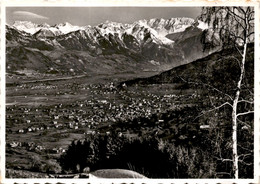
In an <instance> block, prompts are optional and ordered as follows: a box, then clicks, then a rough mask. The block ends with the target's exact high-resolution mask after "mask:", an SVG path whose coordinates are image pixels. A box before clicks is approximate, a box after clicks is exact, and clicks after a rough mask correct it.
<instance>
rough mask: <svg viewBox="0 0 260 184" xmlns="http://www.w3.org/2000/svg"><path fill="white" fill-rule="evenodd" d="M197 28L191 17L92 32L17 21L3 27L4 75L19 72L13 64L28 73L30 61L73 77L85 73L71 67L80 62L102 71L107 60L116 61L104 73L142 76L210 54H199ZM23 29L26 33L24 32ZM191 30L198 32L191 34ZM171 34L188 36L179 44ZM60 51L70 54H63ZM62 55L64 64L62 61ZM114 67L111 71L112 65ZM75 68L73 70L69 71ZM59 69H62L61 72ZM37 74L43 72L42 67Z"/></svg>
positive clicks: (101, 27)
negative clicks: (131, 71) (21, 65)
mask: <svg viewBox="0 0 260 184" xmlns="http://www.w3.org/2000/svg"><path fill="white" fill-rule="evenodd" d="M23 24H24V25H23ZM199 25H201V24H199V22H196V21H194V20H193V19H191V18H171V19H159V18H154V19H150V20H145V19H144V20H139V21H136V22H134V23H132V24H124V23H117V22H112V21H106V22H104V23H101V24H99V25H97V26H94V27H92V26H83V27H80V26H73V25H71V24H69V23H61V24H56V25H54V26H50V25H48V24H41V25H37V24H34V23H32V22H28V21H27V22H22V21H20V22H16V23H15V26H8V25H6V40H7V42H6V43H7V44H6V46H7V49H6V50H7V64H8V66H9V67H8V69H7V71H8V72H11V73H12V72H13V71H12V68H16V69H17V67H16V66H15V65H16V64H17V61H18V60H19V61H22V62H24V66H27V67H28V69H31V68H30V65H29V64H28V62H29V63H30V62H31V63H32V62H33V63H34V62H36V63H37V62H39V65H42V64H43V63H46V62H47V63H48V64H47V63H46V64H45V66H46V68H45V71H49V70H50V69H49V68H50V67H47V66H49V65H50V64H49V61H52V62H53V65H54V68H55V67H57V68H55V69H57V71H58V72H61V73H64V72H65V73H68V74H69V73H70V72H68V71H71V70H73V71H75V72H76V73H77V72H84V71H82V69H79V68H80V67H79V66H78V64H75V63H78V60H81V61H82V62H80V63H81V64H80V66H81V65H82V63H84V66H83V67H82V66H81V68H91V67H93V65H95V66H96V68H95V70H100V71H101V70H103V69H102V68H103V64H104V63H107V61H106V58H107V57H109V58H110V60H114V61H115V63H114V62H111V63H110V66H109V67H108V68H111V69H112V68H114V69H115V68H121V69H122V68H128V67H131V68H132V69H133V67H134V68H135V69H134V70H136V69H138V70H140V71H144V70H161V69H163V68H164V69H165V67H166V68H172V67H175V66H178V65H181V64H184V63H188V62H191V61H192V60H193V59H194V58H195V59H196V58H200V57H203V56H205V55H207V54H208V52H207V51H206V52H205V51H204V50H203V47H202V43H201V42H200V40H201V36H202V32H203V29H200V28H198V26H199ZM17 28H19V29H17ZM27 28H28V30H29V31H27V32H26V29H27ZM33 29H34V30H35V31H36V30H37V32H35V33H33V34H31V33H32V30H33ZM194 29H196V31H192V30H194ZM171 34H180V35H182V34H184V35H186V36H180V39H179V40H177V41H176V40H174V39H172V38H171V36H168V35H171ZM191 44H192V47H191ZM190 48H192V49H194V51H192V50H191V49H190ZM21 49H22V50H23V53H24V57H23V58H19V57H20V56H19V55H17V54H15V52H17V50H21ZM75 51H76V52H75ZM13 52H14V53H13ZM31 52H35V53H34V54H35V55H36V54H37V53H41V54H43V55H44V56H46V57H42V59H41V58H38V60H39V61H34V59H33V57H29V56H32V54H31ZM62 52H63V53H68V54H64V55H61V54H60V53H62ZM14 55H15V56H16V58H15V57H14ZM28 55H29V56H28ZM65 56H67V59H65V58H64V57H65ZM17 57H18V58H17ZM25 58H28V59H25ZM44 58H45V59H44ZM46 58H48V59H46ZM94 58H98V59H97V60H99V62H100V63H98V64H97V63H95V64H94V62H95V61H94V60H95V59H94ZM68 59H69V61H68ZM30 60H32V61H30ZM56 61H63V62H69V63H71V66H72V68H70V67H69V68H68V66H69V65H63V66H62V64H61V63H59V62H58V64H57V63H56ZM90 63H91V64H90ZM155 63H156V64H155ZM113 64H115V66H112V65H113ZM59 65H61V66H59ZM76 65H77V66H78V67H76ZM90 65H91V66H90ZM98 65H100V66H98ZM119 65H120V66H119ZM58 66H59V67H58ZM74 66H75V67H76V68H73V67H74ZM127 66H128V67H127ZM62 67H64V69H61V68H62ZM106 68H107V67H106ZM34 69H35V68H34ZM121 69H119V70H120V71H121ZM116 70H117V69H116ZM39 71H42V72H44V70H42V68H41V69H39ZM93 71H94V69H93Z"/></svg>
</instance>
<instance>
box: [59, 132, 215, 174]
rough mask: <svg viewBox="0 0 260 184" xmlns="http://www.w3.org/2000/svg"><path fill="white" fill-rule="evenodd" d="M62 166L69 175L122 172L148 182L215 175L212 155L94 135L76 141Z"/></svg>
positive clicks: (154, 140)
mask: <svg viewBox="0 0 260 184" xmlns="http://www.w3.org/2000/svg"><path fill="white" fill-rule="evenodd" d="M59 162H60V164H61V166H62V168H63V169H64V172H67V173H77V172H83V171H84V170H86V168H89V169H90V171H94V170H97V169H112V168H121V169H130V170H134V171H136V172H139V173H140V174H143V175H145V176H147V177H149V178H212V177H214V174H215V170H214V169H215V166H213V165H212V164H209V163H213V160H212V158H210V154H205V152H204V151H203V150H202V149H200V148H198V147H192V146H187V145H178V146H175V145H174V144H173V143H169V142H167V141H162V140H161V139H158V138H156V137H153V138H152V137H143V138H140V137H136V138H127V137H125V136H118V135H117V134H111V135H105V136H102V135H92V136H90V137H88V138H86V139H85V140H81V141H80V140H79V141H73V142H72V144H71V145H70V146H69V148H68V151H67V152H66V153H65V154H63V155H62V156H61V158H60V160H59Z"/></svg>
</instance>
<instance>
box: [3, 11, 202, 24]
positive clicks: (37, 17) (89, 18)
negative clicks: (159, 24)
mask: <svg viewBox="0 0 260 184" xmlns="http://www.w3.org/2000/svg"><path fill="white" fill-rule="evenodd" d="M200 11H201V8H200V7H6V23H7V24H9V25H12V24H13V23H14V21H16V20H22V21H31V22H34V23H37V24H42V23H47V24H49V25H55V24H58V23H64V22H69V23H71V24H72V25H78V26H86V25H91V26H95V25H98V24H100V23H102V22H105V21H106V20H109V21H113V22H121V23H133V22H135V21H137V20H141V19H151V18H164V19H168V18H173V17H190V18H194V19H195V18H196V17H197V16H198V15H199V13H200Z"/></svg>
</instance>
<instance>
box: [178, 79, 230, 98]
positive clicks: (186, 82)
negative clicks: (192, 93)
mask: <svg viewBox="0 0 260 184" xmlns="http://www.w3.org/2000/svg"><path fill="white" fill-rule="evenodd" d="M177 77H179V78H180V79H181V80H182V81H184V82H186V83H190V84H197V85H198V84H199V85H204V86H207V87H210V88H212V89H213V90H215V91H217V92H219V93H221V94H223V95H225V96H227V97H228V98H229V99H230V100H233V98H232V97H231V96H230V95H228V94H226V93H224V92H223V91H221V90H219V89H217V88H215V87H214V86H211V85H209V84H204V83H199V82H190V81H187V80H185V79H183V78H182V77H180V76H177Z"/></svg>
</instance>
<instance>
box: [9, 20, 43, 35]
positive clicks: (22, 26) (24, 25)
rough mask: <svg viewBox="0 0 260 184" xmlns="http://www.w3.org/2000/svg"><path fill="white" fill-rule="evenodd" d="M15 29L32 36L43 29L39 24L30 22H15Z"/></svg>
mask: <svg viewBox="0 0 260 184" xmlns="http://www.w3.org/2000/svg"><path fill="white" fill-rule="evenodd" d="M13 27H15V28H16V29H18V30H20V31H24V32H27V33H30V34H34V33H35V32H37V31H39V30H40V29H41V28H40V27H39V25H38V24H35V23H32V22H30V21H15V22H14V24H13Z"/></svg>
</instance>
